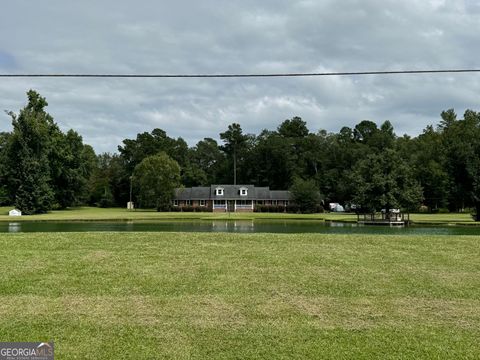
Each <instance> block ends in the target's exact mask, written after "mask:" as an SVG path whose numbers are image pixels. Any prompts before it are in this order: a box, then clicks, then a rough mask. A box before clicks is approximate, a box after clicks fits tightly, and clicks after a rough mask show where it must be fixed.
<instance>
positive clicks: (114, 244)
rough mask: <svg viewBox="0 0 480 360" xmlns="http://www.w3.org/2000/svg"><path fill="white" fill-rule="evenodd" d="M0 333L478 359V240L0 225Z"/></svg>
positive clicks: (197, 354) (158, 346) (2, 336)
mask: <svg viewBox="0 0 480 360" xmlns="http://www.w3.org/2000/svg"><path fill="white" fill-rule="evenodd" d="M0 248H1V251H0V340H1V341H47V340H54V341H55V347H56V358H57V359H161V358H171V359H234V358H237V359H291V358H297V359H300V358H311V359H322V358H331V359H398V358H401V359H422V358H423V359H447V358H448V359H478V358H479V357H480V342H479V339H480V261H479V259H480V237H473V236H466V237H449V236H437V237H422V236H410V237H403V236H366V235H317V234H306V235H291V234H289V235H282V234H277V235H273V234H219V233H217V234H212V233H203V234H200V233H188V234H186V233H68V234H66V233H33V234H0Z"/></svg>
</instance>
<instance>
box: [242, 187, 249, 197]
mask: <svg viewBox="0 0 480 360" xmlns="http://www.w3.org/2000/svg"><path fill="white" fill-rule="evenodd" d="M247 195H248V189H247V188H245V187H242V188H240V196H247Z"/></svg>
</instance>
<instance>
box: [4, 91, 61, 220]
mask: <svg viewBox="0 0 480 360" xmlns="http://www.w3.org/2000/svg"><path fill="white" fill-rule="evenodd" d="M27 96H28V104H27V105H26V106H25V107H24V108H23V109H22V110H20V114H19V115H18V116H17V115H16V114H14V113H13V112H9V113H8V114H9V115H10V116H11V118H12V125H13V132H12V134H11V139H10V141H9V146H8V150H7V158H8V167H9V171H8V172H9V191H10V192H11V193H12V194H14V203H15V206H16V207H17V208H19V209H20V210H22V212H23V213H24V214H27V215H29V214H37V213H45V212H46V211H48V210H50V208H51V206H52V202H53V198H54V193H53V191H52V188H51V186H50V180H51V178H50V166H49V155H50V150H51V149H50V147H51V143H50V134H51V133H50V130H51V128H52V127H53V126H54V123H53V118H52V117H51V116H50V115H49V114H48V113H47V112H46V111H45V107H46V106H47V105H48V103H47V101H46V100H45V98H43V97H41V96H40V95H39V94H38V93H37V92H35V91H33V90H30V91H28V93H27Z"/></svg>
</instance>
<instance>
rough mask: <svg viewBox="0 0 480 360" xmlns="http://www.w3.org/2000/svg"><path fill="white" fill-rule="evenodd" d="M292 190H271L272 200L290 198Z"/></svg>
mask: <svg viewBox="0 0 480 360" xmlns="http://www.w3.org/2000/svg"><path fill="white" fill-rule="evenodd" d="M290 197H291V196H290V191H286V190H272V191H270V199H271V200H290Z"/></svg>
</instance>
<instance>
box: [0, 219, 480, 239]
mask: <svg viewBox="0 0 480 360" xmlns="http://www.w3.org/2000/svg"><path fill="white" fill-rule="evenodd" d="M85 231H94V232H97V231H140V232H144V231H150V232H162V231H180V232H230V233H320V234H385V235H389V234H390V235H480V227H476V226H425V225H413V226H407V227H389V226H365V225H357V224H356V223H340V222H321V221H308V220H302V221H295V220H255V221H252V220H202V221H155V222H153V221H116V222H107V221H85V222H80V221H75V222H67V221H63V222H62V221H48V222H47V221H46V222H0V233H18V232H85Z"/></svg>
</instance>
